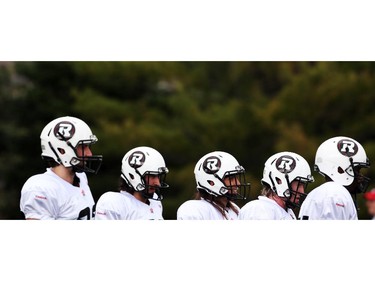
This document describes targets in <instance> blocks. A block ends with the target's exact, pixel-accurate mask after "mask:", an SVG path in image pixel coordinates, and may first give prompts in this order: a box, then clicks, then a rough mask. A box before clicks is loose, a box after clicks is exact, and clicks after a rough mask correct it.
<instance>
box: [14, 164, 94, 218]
mask: <svg viewBox="0 0 375 281" xmlns="http://www.w3.org/2000/svg"><path fill="white" fill-rule="evenodd" d="M76 175H77V177H78V178H79V180H80V183H79V187H77V186H74V185H72V184H70V183H69V182H67V181H65V180H63V179H62V178H60V177H59V176H58V175H56V174H55V173H54V172H53V171H52V170H51V169H50V168H48V169H47V171H46V172H45V173H43V174H38V175H34V176H32V177H30V178H29V179H28V180H27V181H26V182H25V184H24V185H23V187H22V190H21V200H20V208H21V211H22V212H23V213H24V214H25V218H26V219H28V218H32V219H54V220H59V219H60V220H76V219H83V220H86V219H92V217H93V208H94V205H95V202H94V198H93V197H92V194H91V191H90V187H89V186H88V182H87V176H86V174H85V173H76Z"/></svg>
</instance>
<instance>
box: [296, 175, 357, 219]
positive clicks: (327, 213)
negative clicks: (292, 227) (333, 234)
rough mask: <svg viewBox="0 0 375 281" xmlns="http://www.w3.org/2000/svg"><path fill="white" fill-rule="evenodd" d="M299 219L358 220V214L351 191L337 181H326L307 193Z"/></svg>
mask: <svg viewBox="0 0 375 281" xmlns="http://www.w3.org/2000/svg"><path fill="white" fill-rule="evenodd" d="M299 219H309V220H314V219H315V220H357V219H358V216H357V210H356V207H355V205H354V202H353V199H352V196H351V195H350V193H349V191H348V190H347V189H346V188H345V187H344V186H342V185H340V184H337V183H335V182H326V183H324V184H322V185H320V186H318V187H317V188H315V189H313V190H312V191H311V192H310V193H309V194H308V195H307V197H306V199H305V201H304V202H303V203H302V206H301V210H300V212H299Z"/></svg>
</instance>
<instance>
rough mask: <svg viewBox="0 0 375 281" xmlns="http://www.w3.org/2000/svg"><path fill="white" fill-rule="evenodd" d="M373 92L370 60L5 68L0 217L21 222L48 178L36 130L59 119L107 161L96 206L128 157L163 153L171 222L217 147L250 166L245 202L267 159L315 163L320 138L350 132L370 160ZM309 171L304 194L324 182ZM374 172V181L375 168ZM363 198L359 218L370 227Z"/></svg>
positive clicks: (95, 180)
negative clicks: (27, 188)
mask: <svg viewBox="0 0 375 281" xmlns="http://www.w3.org/2000/svg"><path fill="white" fill-rule="evenodd" d="M374 90H375V64H374V63H372V62H1V63H0V108H1V110H0V118H1V122H0V218H1V219H22V218H23V215H22V213H21V212H20V210H19V198H20V190H21V188H22V185H23V183H24V182H25V181H26V179H27V178H28V177H30V176H31V175H33V174H36V173H42V172H44V166H43V163H42V161H41V158H40V152H41V151H40V142H39V135H40V132H41V130H42V129H43V127H44V126H45V125H46V124H47V123H48V122H49V121H51V120H52V119H54V118H57V117H59V116H64V115H72V116H76V117H79V118H82V119H83V120H85V121H86V122H87V123H88V124H89V125H90V127H91V128H92V130H93V132H94V134H96V135H97V137H98V138H99V142H98V143H97V144H96V145H95V146H94V147H93V152H94V153H96V154H102V155H103V156H104V160H103V165H102V167H101V170H100V171H99V174H98V175H96V176H94V175H88V176H89V182H90V185H91V188H92V192H93V195H94V199H95V200H97V199H98V198H99V197H100V195H101V194H103V193H104V192H106V191H109V190H117V181H118V178H119V175H120V168H121V159H122V157H123V155H124V154H125V153H126V152H127V151H128V150H129V149H131V148H133V147H135V146H140V145H148V146H152V147H154V148H156V149H157V150H159V151H160V152H161V153H162V154H163V156H164V158H165V160H166V163H167V166H168V168H169V170H170V173H169V174H168V177H167V180H168V183H169V184H170V185H171V188H170V189H169V190H168V191H166V192H165V199H164V200H163V204H164V217H165V218H166V219H175V218H176V211H177V208H178V207H179V205H180V204H182V203H183V202H184V201H186V200H188V199H190V198H191V197H192V196H193V193H194V190H195V181H194V175H193V168H194V165H195V163H196V161H197V160H198V159H199V158H200V157H201V156H203V155H204V154H206V153H208V152H211V151H214V150H223V151H227V152H229V153H231V154H233V155H234V156H235V157H236V158H237V159H238V160H239V162H240V163H241V164H242V165H243V166H244V167H245V169H246V171H247V177H248V179H249V180H250V182H251V184H252V189H251V196H250V198H249V200H253V199H256V198H257V195H258V194H259V191H260V178H261V176H262V170H263V164H264V162H265V160H266V159H267V158H268V157H269V156H270V155H271V154H273V153H276V152H279V151H282V150H289V151H294V152H296V153H299V154H301V155H302V156H304V157H305V158H306V159H307V161H308V162H309V163H310V165H311V167H312V166H313V161H314V156H315V151H316V149H317V147H318V146H319V144H320V143H321V142H323V141H324V140H325V139H327V138H329V137H333V136H337V135H346V136H350V137H353V138H355V139H357V140H358V141H359V142H361V143H362V144H363V146H364V147H365V149H366V151H367V153H368V156H369V158H370V161H371V160H373V159H374V158H375V130H374V129H373V127H374V125H375V113H374V108H373V107H374V105H375V93H374ZM313 175H314V176H315V179H316V181H315V183H313V184H312V185H311V186H310V188H309V189H312V188H314V187H315V186H317V185H319V184H320V183H322V178H321V176H319V175H318V174H317V173H315V172H313ZM367 175H368V176H370V177H372V178H375V172H374V169H373V168H370V169H369V170H368V174H367ZM372 186H373V184H372ZM370 188H371V186H370ZM358 202H359V206H360V211H359V218H361V219H368V218H369V217H368V215H367V213H366V210H365V208H364V201H363V199H362V196H359V197H358ZM241 205H242V204H241Z"/></svg>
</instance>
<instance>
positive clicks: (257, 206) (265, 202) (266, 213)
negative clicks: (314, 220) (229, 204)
mask: <svg viewBox="0 0 375 281" xmlns="http://www.w3.org/2000/svg"><path fill="white" fill-rule="evenodd" d="M238 219H240V220H295V219H296V216H295V214H294V212H293V210H292V209H290V208H287V210H285V209H284V208H283V207H281V206H280V205H279V204H277V202H276V201H275V200H272V199H270V198H268V197H266V196H263V195H261V196H258V199H257V200H253V201H250V202H248V203H247V204H246V205H245V206H243V207H242V208H241V210H240V214H239V217H238Z"/></svg>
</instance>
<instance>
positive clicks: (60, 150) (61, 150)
mask: <svg viewBox="0 0 375 281" xmlns="http://www.w3.org/2000/svg"><path fill="white" fill-rule="evenodd" d="M57 150H58V151H59V152H60V153H61V154H65V149H63V148H58V149H57Z"/></svg>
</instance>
